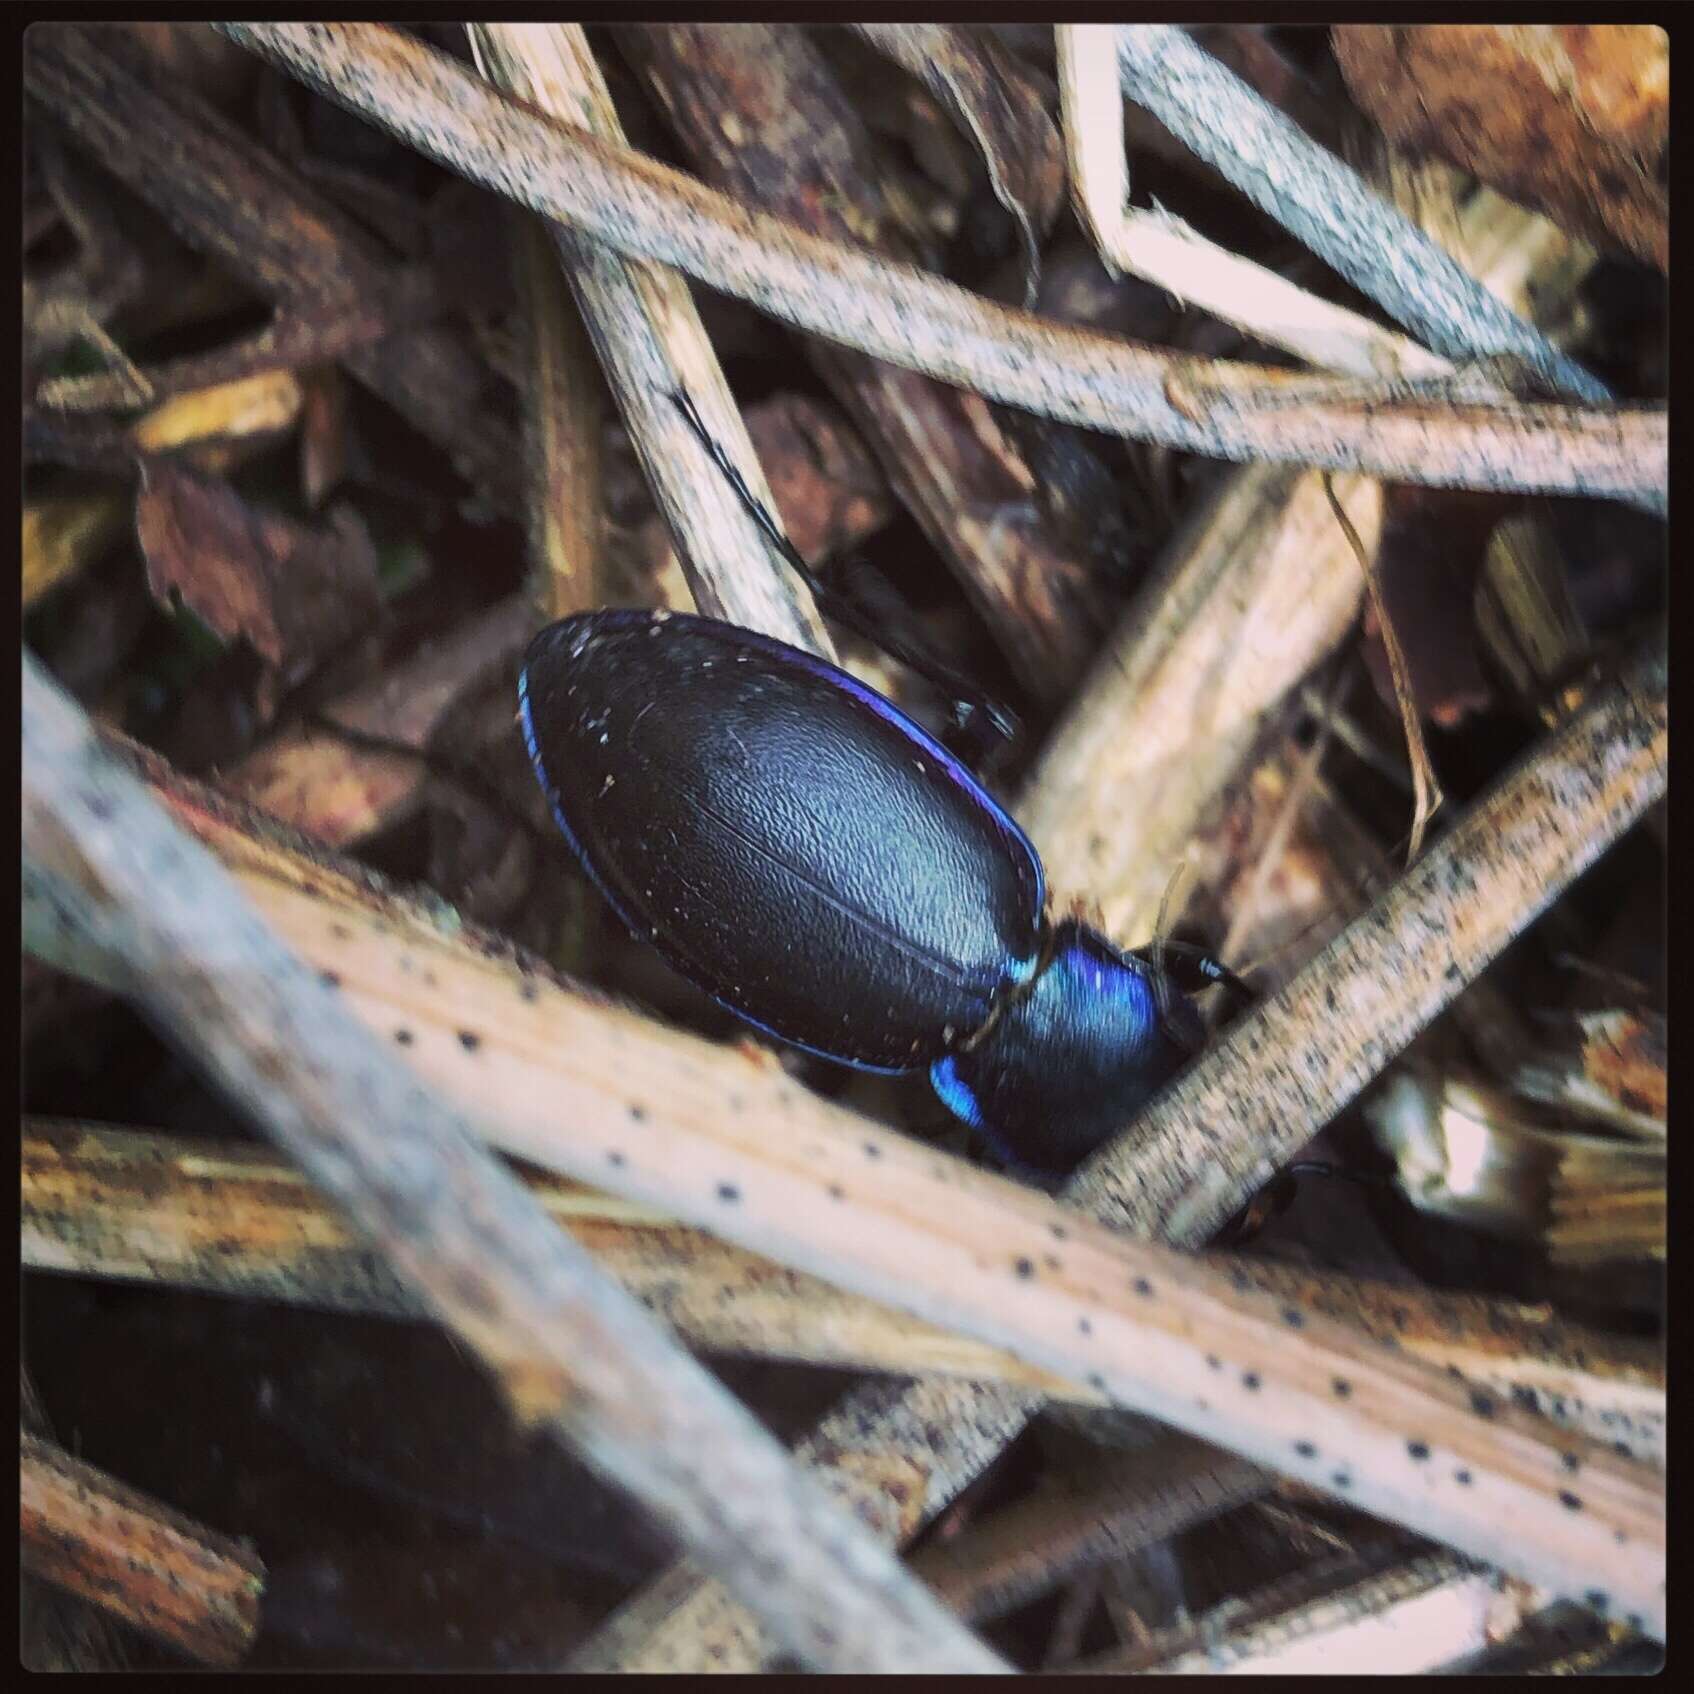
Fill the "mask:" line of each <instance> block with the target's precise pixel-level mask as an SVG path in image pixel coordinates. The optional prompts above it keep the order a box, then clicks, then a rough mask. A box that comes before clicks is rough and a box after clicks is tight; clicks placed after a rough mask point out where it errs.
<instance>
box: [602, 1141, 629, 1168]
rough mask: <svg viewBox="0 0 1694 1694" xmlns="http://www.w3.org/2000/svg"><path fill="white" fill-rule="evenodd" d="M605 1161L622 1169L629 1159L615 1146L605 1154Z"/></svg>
mask: <svg viewBox="0 0 1694 1694" xmlns="http://www.w3.org/2000/svg"><path fill="white" fill-rule="evenodd" d="M606 1163H607V1164H609V1165H613V1166H616V1167H617V1168H618V1169H620V1170H621V1169H622V1168H623V1166H625V1165H626V1164H628V1163H629V1161H628V1160H627V1159H626V1158H625V1157H624V1156H623V1154H622V1153H620V1152H619V1151H618V1150H617V1149H616V1148H615V1147H614V1148H613V1149H612V1150H611V1151H610V1152H609V1153H607V1155H606Z"/></svg>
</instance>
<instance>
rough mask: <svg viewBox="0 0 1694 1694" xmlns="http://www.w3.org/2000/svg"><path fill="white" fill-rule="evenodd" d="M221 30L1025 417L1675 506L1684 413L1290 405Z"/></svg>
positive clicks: (1412, 476) (1245, 382) (517, 178)
mask: <svg viewBox="0 0 1694 1694" xmlns="http://www.w3.org/2000/svg"><path fill="white" fill-rule="evenodd" d="M219 28H221V29H222V30H224V31H225V33H226V34H229V35H230V36H232V37H233V38H234V39H236V40H238V41H240V42H242V43H243V44H244V45H246V46H249V47H252V48H254V49H255V50H257V51H259V52H262V53H264V54H265V55H266V57H268V58H270V59H272V60H273V61H274V62H276V63H278V64H280V65H282V66H283V67H284V68H285V69H287V70H289V71H290V72H292V73H293V74H294V75H296V76H300V77H302V78H304V79H305V80H307V81H309V82H311V83H312V84H313V85H315V86H316V87H318V88H320V89H322V90H324V91H325V92H326V93H328V94H330V95H332V96H333V97H334V98H336V99H338V100H340V101H341V102H342V103H343V104H345V105H347V106H350V107H351V108H352V109H354V110H355V111H358V112H360V113H362V114H363V115H364V116H366V117H368V118H370V119H372V120H373V121H375V122H378V123H380V124H382V125H383V126H384V127H385V128H387V129H389V130H391V131H392V132H393V133H394V134H396V135H399V136H400V137H401V138H402V139H404V140H406V141H409V142H410V143H411V144H412V145H413V146H415V147H417V148H418V149H419V150H420V151H422V152H425V153H427V154H428V155H429V156H430V157H432V158H435V159H438V160H440V161H441V162H443V163H444V164H446V165H447V166H449V168H451V169H453V170H457V171H459V172H461V173H462V174H464V175H466V176H468V177H470V178H472V180H474V181H477V182H481V183H483V184H485V185H486V186H488V187H490V188H492V189H494V190H495V191H496V192H497V193H500V194H504V195H506V196H508V197H509V198H511V199H513V200H516V201H518V202H519V203H520V204H522V205H526V206H529V207H531V208H533V209H534V210H536V211H539V212H543V213H545V214H546V215H547V216H548V217H551V218H554V219H557V220H559V221H561V222H566V223H569V224H571V225H573V226H574V227H575V228H577V229H579V230H581V231H583V232H584V233H586V234H588V235H591V236H593V237H595V238H596V239H598V240H601V241H603V242H605V243H606V245H607V246H610V247H615V248H617V249H618V250H619V251H621V252H623V253H626V254H629V255H632V256H635V257H639V258H645V259H655V260H658V261H660V262H662V263H665V264H670V265H674V266H676V267H677V268H678V269H679V270H682V271H685V272H687V273H688V274H689V275H690V276H693V277H696V278H698V279H699V280H701V281H703V282H705V283H708V284H709V285H710V286H711V287H713V288H717V289H721V290H722V291H723V292H725V293H728V294H732V295H735V296H737V297H738V298H740V299H744V300H746V301H748V302H749V303H750V304H751V305H753V306H755V307H757V308H758V309H759V310H760V311H763V312H768V313H770V314H771V315H773V316H775V317H779V318H782V319H784V320H785V321H787V322H789V323H792V324H795V325H796V326H798V327H799V328H802V329H806V330H810V331H811V332H813V333H814V334H817V335H821V336H824V337H826V338H827V339H829V340H832V341H836V342H840V343H841V344H843V345H846V346H851V347H856V348H858V349H860V350H861V351H864V352H867V353H871V354H874V355H875V356H876V357H878V358H882V359H887V360H889V361H891V362H892V363H895V364H900V365H904V366H907V367H908V368H911V369H914V370H922V371H925V372H927V373H928V374H929V375H931V376H936V377H939V378H940V379H941V380H942V381H944V382H952V383H955V384H957V385H959V386H960V387H968V388H972V389H975V390H976V391H977V392H979V393H981V394H984V395H986V396H988V397H989V398H992V399H996V400H1001V401H1004V402H1006V403H1007V404H1009V405H1014V406H1022V407H1025V408H1026V409H1028V410H1030V411H1036V412H1040V413H1043V414H1045V415H1047V416H1050V417H1055V418H1060V419H1063V420H1064V421H1067V422H1070V423H1077V424H1081V425H1083V426H1084V427H1086V428H1091V429H1099V430H1105V431H1108V432H1111V433H1116V434H1122V435H1129V436H1133V437H1136V438H1144V439H1152V440H1158V441H1163V442H1165V443H1167V444H1168V445H1171V446H1174V447H1181V448H1184V449H1186V450H1189V451H1192V452H1199V453H1207V454H1211V455H1214V456H1216V457H1219V458H1228V459H1272V460H1281V461H1292V462H1303V463H1309V464H1314V465H1321V466H1324V467H1326V468H1329V469H1333V470H1367V471H1372V472H1375V473H1377V474H1379V475H1383V476H1389V477H1394V478H1397V479H1399V480H1403V481H1412V482H1432V483H1438V484H1446V485H1457V486H1463V487H1472V488H1522V489H1543V490H1547V491H1561V492H1581V493H1588V494H1615V495H1618V496H1621V497H1625V498H1632V499H1639V500H1642V501H1645V502H1647V503H1662V502H1663V499H1664V491H1665V484H1666V458H1665V453H1666V448H1665V442H1666V419H1665V414H1664V411H1663V410H1662V409H1659V410H1646V409H1637V410H1617V411H1614V410H1597V409H1588V408H1572V407H1560V406H1479V405H1471V406H1444V405H1423V404H1418V403H1415V402H1408V401H1403V400H1402V401H1389V402H1380V401H1372V400H1370V399H1366V400H1363V401H1359V400H1349V399H1346V398H1336V397H1326V396H1323V395H1321V394H1320V395H1317V396H1313V397H1310V398H1307V399H1305V400H1304V401H1303V402H1302V403H1300V404H1294V405H1285V404H1279V403H1278V400H1279V397H1280V398H1286V395H1287V391H1288V390H1289V387H1290V384H1291V383H1293V384H1294V385H1295V386H1296V387H1297V386H1298V385H1299V382H1300V381H1301V380H1303V379H1302V378H1300V377H1298V376H1294V377H1291V376H1290V374H1289V373H1287V372H1279V371H1274V370H1270V369H1267V368H1264V367H1260V366H1249V365H1229V364H1221V363H1216V362H1212V361H1206V360H1196V359H1193V358H1191V357H1187V356H1183V355H1176V354H1170V353H1164V352H1161V351H1159V350H1157V349H1154V348H1150V347H1145V346H1142V345H1139V344H1137V343H1133V342H1128V341H1124V340H1121V339H1118V338H1115V337H1112V336H1106V335H1099V334H1095V333H1093V332H1090V331H1086V330H1080V329H1074V328H1070V327H1067V326H1063V325H1055V324H1052V323H1050V322H1048V321H1047V320H1045V319H1042V318H1038V317H1035V316H1032V315H1031V314H1029V313H1027V312H1016V311H1011V310H1008V309H1006V308H1003V307H997V306H993V305H991V304H990V303H988V302H987V301H985V300H982V299H981V298H979V297H977V296H974V295H972V294H969V293H967V292H966V291H965V290H963V289H960V288H956V287H954V286H953V285H952V284H951V283H947V282H943V281H941V280H940V279H938V278H935V277H932V276H930V275H928V274H927V273H925V272H922V271H918V270H915V269H913V268H912V267H910V266H906V265H897V264H891V263H889V262H887V261H885V260H882V259H879V258H877V257H875V256H874V255H871V254H869V253H866V252H864V251H862V250H860V249H855V248H852V247H848V246H844V245H842V244H840V243H836V242H831V241H824V240H820V239H819V238H818V237H816V236H812V235H809V234H807V233H806V232H804V231H802V230H798V229H796V228H795V227H794V226H792V225H790V224H788V223H785V222H783V221H782V220H780V219H777V218H772V217H769V216H766V215H763V214H759V213H753V212H749V211H748V210H747V209H746V208H745V207H744V206H741V205H740V204H738V203H737V202H735V201H733V200H731V199H730V198H728V197H727V196H725V195H721V194H717V193H714V192H713V191H712V190H710V189H708V188H705V187H704V186H702V185H701V184H700V183H699V182H697V181H695V180H693V179H692V178H689V177H687V176H684V175H682V174H681V173H680V172H677V171H673V170H671V169H669V168H668V167H666V166H664V165H661V164H659V163H658V162H657V161H655V160H653V159H650V158H647V157H645V156H643V155H639V154H634V153H630V152H627V151H624V150H622V149H619V148H614V147H610V146H608V145H607V144H606V143H604V142H601V141H598V140H596V139H595V138H593V137H591V136H588V135H584V134H582V133H581V132H578V131H572V130H567V129H565V128H563V127H561V126H558V125H552V124H549V123H547V121H546V120H545V119H543V118H540V117H538V116H537V115H536V114H534V113H532V112H527V111H524V110H523V109H522V108H520V107H517V106H514V105H512V104H511V103H510V102H507V101H504V100H501V99H500V98H499V96H497V95H496V94H494V93H493V92H492V91H491V90H489V89H488V88H487V87H486V86H485V85H484V84H482V83H481V82H479V81H478V79H477V78H475V77H474V76H472V75H470V74H469V73H467V72H465V71H464V70H462V69H461V68H460V67H459V66H457V65H455V64H454V63H453V62H452V61H451V60H450V59H448V58H446V57H445V56H444V55H442V54H439V53H435V52H433V51H431V50H430V49H429V48H427V47H424V46H423V45H422V44H420V43H418V42H416V41H412V40H409V39H408V38H406V37H405V36H403V35H401V34H399V33H398V32H397V31H394V30H391V29H386V28H382V27H379V26H376V25H367V24H255V23H239V24H238V23H226V24H220V25H219ZM1267 402H1268V406H1267Z"/></svg>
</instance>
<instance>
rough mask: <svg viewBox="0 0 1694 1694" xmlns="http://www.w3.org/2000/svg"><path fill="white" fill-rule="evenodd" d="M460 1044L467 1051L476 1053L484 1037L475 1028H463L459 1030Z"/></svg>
mask: <svg viewBox="0 0 1694 1694" xmlns="http://www.w3.org/2000/svg"><path fill="white" fill-rule="evenodd" d="M459 1045H460V1046H461V1047H463V1048H464V1050H465V1051H466V1052H467V1053H474V1052H475V1051H476V1050H477V1048H479V1047H480V1046H481V1045H482V1037H481V1036H480V1035H478V1034H477V1032H476V1031H475V1030H474V1029H461V1030H460V1031H459Z"/></svg>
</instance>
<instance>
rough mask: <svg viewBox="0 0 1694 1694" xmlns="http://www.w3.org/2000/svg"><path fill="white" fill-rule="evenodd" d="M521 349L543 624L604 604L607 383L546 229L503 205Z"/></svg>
mask: <svg viewBox="0 0 1694 1694" xmlns="http://www.w3.org/2000/svg"><path fill="white" fill-rule="evenodd" d="M506 224H507V228H508V229H509V230H510V231H511V235H512V257H513V265H514V268H515V269H516V272H517V279H516V280H517V292H518V301H519V307H520V320H519V321H520V335H521V338H522V347H523V352H522V353H521V354H520V356H519V359H518V363H519V364H520V365H521V366H522V381H521V383H520V388H521V391H522V395H523V438H524V462H525V464H526V466H527V468H528V481H529V526H528V527H529V569H530V577H529V597H530V599H531V601H532V602H533V603H534V604H535V605H536V606H537V607H538V608H539V609H540V611H541V614H542V618H543V621H544V622H548V623H551V622H552V621H553V620H554V619H555V618H568V617H570V616H571V614H572V613H574V612H586V611H590V610H592V609H593V608H594V607H596V606H604V605H607V604H608V603H610V602H611V601H612V600H613V598H614V596H613V595H612V594H610V593H609V592H608V591H607V584H606V512H605V505H606V486H605V474H604V464H603V454H602V447H603V442H602V433H603V425H604V421H605V410H606V408H605V386H604V384H603V383H602V382H601V381H600V379H599V377H598V374H597V373H596V371H595V366H594V349H593V347H592V345H591V344H590V342H589V339H588V330H587V328H586V327H585V326H584V324H583V321H582V314H581V312H579V311H578V310H577V306H576V302H575V301H574V300H572V298H571V290H570V284H569V282H567V281H566V279H565V276H564V274H563V272H562V271H561V270H560V268H559V253H558V249H557V248H556V247H555V246H554V244H553V239H552V236H551V235H550V234H549V226H548V225H547V224H544V223H542V222H541V220H540V219H538V218H534V217H531V216H530V214H529V213H528V212H521V211H519V210H518V209H517V207H515V206H513V207H509V208H507V219H506Z"/></svg>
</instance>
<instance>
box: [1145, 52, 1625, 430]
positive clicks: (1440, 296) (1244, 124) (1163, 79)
mask: <svg viewBox="0 0 1694 1694" xmlns="http://www.w3.org/2000/svg"><path fill="white" fill-rule="evenodd" d="M1117 56H1118V69H1119V72H1120V74H1121V76H1122V79H1123V91H1124V93H1125V94H1126V95H1128V96H1129V98H1130V99H1131V100H1133V101H1134V102H1135V103H1136V104H1137V105H1138V106H1141V107H1143V108H1145V109H1146V110H1147V111H1149V112H1151V113H1152V114H1153V116H1154V117H1156V118H1157V119H1158V120H1159V122H1160V123H1162V124H1163V125H1164V126H1165V128H1166V129H1168V130H1169V131H1170V132H1171V134H1172V135H1174V136H1176V137H1177V139H1178V140H1180V141H1181V142H1182V143H1183V144H1184V145H1185V146H1187V147H1188V148H1190V149H1191V150H1192V151H1193V152H1194V153H1195V154H1196V155H1197V156H1198V157H1199V158H1201V159H1204V160H1205V161H1206V163H1207V164H1209V165H1211V166H1212V168H1213V169H1214V170H1216V171H1217V172H1218V174H1219V175H1220V176H1222V177H1224V178H1225V180H1226V181H1228V182H1231V183H1233V184H1234V185H1235V187H1236V188H1238V189H1239V190H1240V191H1241V192H1242V193H1243V194H1245V195H1246V196H1247V198H1248V199H1249V200H1251V201H1252V202H1253V204H1254V205H1256V206H1257V207H1259V209H1260V210H1261V211H1263V212H1266V213H1267V214H1269V216H1271V217H1273V218H1275V219H1276V221H1277V222H1278V223H1280V224H1281V225H1282V226H1283V227H1284V228H1285V229H1286V230H1288V231H1289V233H1290V234H1292V235H1294V236H1295V237H1296V238H1297V239H1299V240H1300V241H1302V242H1303V243H1304V244H1305V245H1306V246H1307V247H1309V248H1310V249H1311V250H1312V251H1313V252H1314V253H1315V254H1317V256H1318V257H1319V258H1320V259H1322V260H1323V261H1324V263H1325V264H1327V265H1329V266H1330V267H1331V269H1333V270H1335V271H1337V272H1339V273H1340V275H1342V276H1344V277H1345V278H1346V279H1347V280H1348V281H1349V282H1350V283H1352V284H1353V286H1354V287H1355V288H1357V289H1359V290H1360V291H1361V292H1362V293H1364V294H1366V295H1368V296H1369V297H1370V298H1371V299H1373V300H1375V301H1376V302H1377V304H1378V305H1380V306H1381V307H1382V308H1383V310H1384V311H1386V312H1387V313H1388V315H1389V316H1390V317H1391V318H1393V319H1394V321H1395V322H1396V323H1399V324H1401V325H1403V326H1404V327H1405V328H1406V329H1408V330H1410V331H1411V333H1412V334H1413V335H1415V336H1416V337H1417V338H1418V340H1419V341H1421V342H1423V343H1424V345H1425V346H1426V347H1431V348H1433V349H1434V350H1435V351H1436V352H1438V353H1444V354H1445V355H1446V356H1447V357H1448V358H1450V359H1455V360H1473V361H1474V360H1479V359H1486V358H1489V357H1491V356H1497V355H1499V354H1511V355H1513V356H1515V357H1516V358H1518V359H1521V360H1522V361H1523V362H1524V364H1525V365H1526V366H1527V367H1528V368H1529V369H1530V370H1532V371H1533V372H1535V374H1536V375H1537V376H1538V377H1540V378H1541V379H1542V380H1543V381H1544V382H1545V383H1547V384H1548V385H1549V386H1550V387H1551V388H1552V389H1553V390H1554V391H1555V392H1557V393H1561V394H1568V395H1570V396H1572V397H1573V398H1576V399H1579V400H1588V401H1604V400H1605V399H1607V398H1608V395H1607V391H1606V388H1605V386H1604V385H1603V384H1602V383H1600V382H1599V381H1597V380H1596V379H1595V378H1594V377H1593V376H1592V375H1590V373H1589V372H1587V371H1585V370H1584V369H1583V368H1582V366H1581V365H1579V364H1578V363H1577V362H1576V361H1575V360H1574V359H1572V358H1570V357H1569V356H1568V355H1567V354H1564V353H1561V352H1560V351H1559V349H1558V348H1557V347H1555V346H1554V345H1553V344H1552V343H1551V342H1550V341H1548V340H1547V339H1546V337H1545V336H1543V335H1542V334H1541V332H1540V331H1539V330H1537V329H1535V328H1534V327H1533V326H1532V325H1531V324H1529V323H1526V322H1525V321H1524V319H1522V318H1520V317H1519V316H1518V315H1517V314H1516V313H1515V312H1513V311H1512V310H1511V308H1510V307H1509V306H1507V305H1506V304H1505V303H1504V302H1503V301H1501V300H1500V299H1498V298H1497V297H1496V296H1495V295H1493V294H1490V293H1489V291H1488V290H1487V289H1486V288H1484V287H1483V286H1482V285H1481V284H1480V283H1479V282H1477V281H1476V279H1475V278H1474V277H1472V276H1469V275H1468V274H1467V273H1466V272H1465V270H1464V268H1463V267H1462V266H1461V265H1459V264H1458V263H1456V262H1455V261H1454V259H1453V258H1452V257H1451V255H1450V254H1448V253H1446V252H1445V251H1444V250H1443V249H1442V248H1441V247H1440V246H1439V245H1437V243H1435V242H1434V241H1432V240H1431V239H1430V238H1429V237H1428V236H1427V235H1425V234H1424V233H1423V231H1422V230H1420V229H1419V228H1418V227H1417V225H1416V224H1414V223H1413V222H1412V221H1411V220H1410V219H1409V218H1407V217H1405V216H1403V215H1402V214H1401V213H1400V212H1398V211H1397V210H1395V208H1394V207H1393V206H1392V205H1390V204H1389V203H1388V202H1387V201H1385V200H1383V199H1382V198H1381V197H1380V196H1379V195H1377V194H1375V193H1373V192H1372V191H1371V189H1369V188H1368V187H1367V186H1366V185H1365V184H1364V182H1362V181H1361V180H1360V178H1359V177H1358V175H1357V173H1355V172H1354V171H1352V170H1350V169H1349V168H1348V167H1347V166H1346V165H1344V164H1343V163H1342V162H1341V161H1340V160H1339V159H1337V158H1336V157H1335V156H1334V154H1332V153H1329V152H1328V151H1326V150H1325V149H1324V148H1322V147H1320V146H1319V145H1318V144H1317V143H1316V142H1315V141H1313V140H1312V139H1311V138H1310V137H1309V136H1307V135H1306V134H1305V132H1304V131H1303V130H1301V128H1300V127H1299V126H1298V125H1297V124H1296V123H1294V122H1293V121H1292V120H1291V119H1290V118H1288V117H1286V116H1285V115H1284V114H1283V113H1281V112H1279V111H1278V110H1277V109H1276V107H1275V106H1273V105H1272V104H1271V103H1270V102H1269V101H1268V100H1266V99H1265V98H1264V97H1263V96H1262V95H1260V94H1258V93H1256V92H1255V91H1254V90H1253V89H1251V88H1249V87H1248V86H1247V84H1246V83H1245V82H1243V81H1242V80H1241V78H1240V77H1238V76H1236V75H1235V73H1234V72H1233V71H1231V70H1229V69H1228V68H1227V67H1226V66H1224V65H1223V64H1221V63H1220V62H1219V61H1218V60H1217V59H1215V58H1214V57H1213V56H1212V55H1211V54H1210V53H1208V52H1206V50H1205V49H1204V48H1203V47H1201V46H1200V45H1199V44H1198V43H1197V42H1195V41H1194V40H1193V39H1192V38H1191V37H1190V36H1189V35H1188V34H1187V33H1186V32H1185V31H1183V30H1181V29H1178V28H1176V27H1175V26H1174V25H1171V24H1125V25H1119V26H1118V30H1117Z"/></svg>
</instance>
